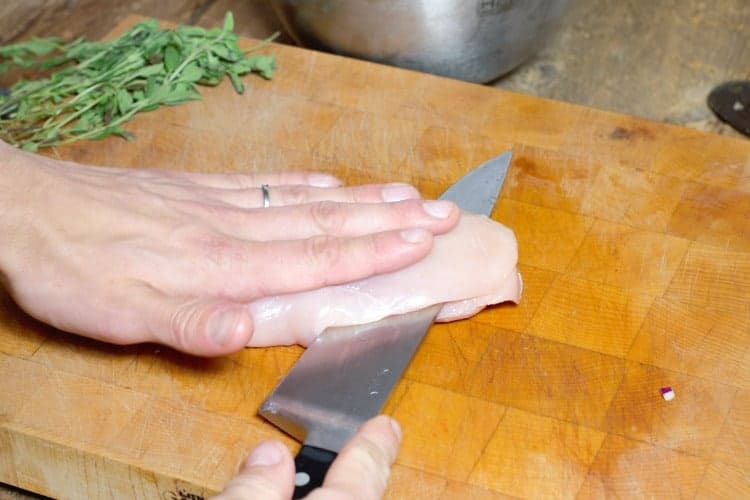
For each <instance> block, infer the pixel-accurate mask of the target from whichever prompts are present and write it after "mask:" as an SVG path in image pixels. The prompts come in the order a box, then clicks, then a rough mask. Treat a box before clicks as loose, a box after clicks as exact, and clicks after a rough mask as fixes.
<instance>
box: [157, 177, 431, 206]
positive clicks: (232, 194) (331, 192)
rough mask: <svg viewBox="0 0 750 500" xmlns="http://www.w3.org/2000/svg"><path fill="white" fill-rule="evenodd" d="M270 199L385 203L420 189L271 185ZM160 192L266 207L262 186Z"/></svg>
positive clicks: (291, 202)
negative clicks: (264, 205)
mask: <svg viewBox="0 0 750 500" xmlns="http://www.w3.org/2000/svg"><path fill="white" fill-rule="evenodd" d="M268 186H269V188H268V192H269V201H270V203H271V206H272V207H287V206H290V205H302V204H307V203H315V202H319V201H335V202H340V203H383V202H394V201H402V200H411V199H417V198H419V197H420V195H419V191H417V190H416V188H414V187H413V186H410V185H409V184H403V183H392V184H369V185H364V186H353V187H328V188H320V187H311V186H307V185H283V186H281V185H279V186H274V185H271V184H268ZM158 189H159V193H160V194H162V195H166V196H170V197H172V198H173V199H176V200H193V201H198V202H199V203H206V202H213V203H217V204H226V205H229V206H232V207H239V208H261V207H263V192H262V190H261V187H260V186H257V187H250V188H243V189H226V188H218V187H201V188H200V190H198V191H196V190H195V188H191V189H187V188H185V187H184V186H175V185H171V186H163V185H162V186H159V187H158Z"/></svg>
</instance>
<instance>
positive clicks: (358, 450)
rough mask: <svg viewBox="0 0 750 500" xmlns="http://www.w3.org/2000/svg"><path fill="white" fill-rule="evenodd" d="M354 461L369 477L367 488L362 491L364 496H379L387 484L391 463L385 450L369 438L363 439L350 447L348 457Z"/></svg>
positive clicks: (364, 474)
mask: <svg viewBox="0 0 750 500" xmlns="http://www.w3.org/2000/svg"><path fill="white" fill-rule="evenodd" d="M349 459H350V460H351V461H352V462H356V463H357V464H358V466H359V468H360V470H361V471H362V473H363V476H365V477H369V478H370V481H369V485H368V486H369V488H366V489H365V490H363V491H362V493H363V497H364V498H373V499H375V498H380V495H381V493H382V491H383V490H384V489H385V487H386V485H387V484H388V478H389V477H390V471H391V464H390V462H389V460H388V457H387V456H386V454H385V452H384V451H383V450H382V449H381V448H380V447H379V446H378V445H377V444H375V443H374V442H372V441H370V440H369V439H363V440H362V441H361V442H360V443H358V445H357V446H355V447H352V449H351V455H350V458H349Z"/></svg>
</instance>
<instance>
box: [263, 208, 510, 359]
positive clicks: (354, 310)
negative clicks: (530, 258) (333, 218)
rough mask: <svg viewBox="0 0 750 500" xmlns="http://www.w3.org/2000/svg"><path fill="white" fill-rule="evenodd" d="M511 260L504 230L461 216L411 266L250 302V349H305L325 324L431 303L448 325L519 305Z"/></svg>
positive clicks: (474, 217)
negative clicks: (484, 311) (497, 306)
mask: <svg viewBox="0 0 750 500" xmlns="http://www.w3.org/2000/svg"><path fill="white" fill-rule="evenodd" d="M517 260H518V249H517V246H516V239H515V236H514V235H513V232H512V231H511V230H510V229H508V228H507V227H505V226H503V225H502V224H499V223H497V222H495V221H493V220H491V219H488V218H487V217H484V216H481V215H475V214H469V213H464V214H462V215H461V219H460V221H459V223H458V225H457V226H456V227H455V228H454V229H453V230H452V231H450V232H449V233H446V234H443V235H440V236H437V237H436V238H435V242H434V247H433V249H432V251H431V252H430V253H429V255H428V256H427V257H425V258H424V259H422V260H421V261H419V262H418V263H416V264H414V265H412V266H410V267H407V268H405V269H401V270H400V271H396V272H393V273H389V274H383V275H379V276H374V277H372V278H368V279H365V280H361V281H356V282H353V283H348V284H346V285H336V286H328V287H324V288H321V289H318V290H311V291H307V292H302V293H295V294H288V295H282V296H278V297H269V298H265V299H261V300H258V301H255V302H252V303H250V304H249V305H248V307H249V308H250V310H251V313H252V315H253V317H254V319H255V333H254V334H253V338H252V345H254V346H266V345H281V344H295V343H298V344H302V345H308V344H309V343H310V342H312V341H313V340H314V339H315V337H316V336H317V335H318V334H320V333H321V332H322V331H323V330H325V329H326V328H328V327H329V326H346V325H354V324H362V323H369V322H371V321H377V320H379V319H382V318H385V317H386V316H390V315H392V314H401V313H406V312H410V311H415V310H417V309H422V308H424V307H428V306H431V305H433V304H443V307H442V308H441V310H440V312H439V313H438V318H437V321H452V320H455V319H461V318H466V317H468V316H471V315H473V314H476V313H478V312H479V311H481V310H482V309H483V308H484V307H485V306H487V305H489V304H497V303H500V302H505V301H513V302H518V300H519V299H520V298H521V287H522V284H521V277H520V275H519V274H518V271H517V269H516V262H517Z"/></svg>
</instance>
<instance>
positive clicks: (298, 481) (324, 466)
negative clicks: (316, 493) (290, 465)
mask: <svg viewBox="0 0 750 500" xmlns="http://www.w3.org/2000/svg"><path fill="white" fill-rule="evenodd" d="M336 455H337V453H335V452H333V451H329V450H324V449H323V448H316V447H315V446H307V445H303V446H302V449H301V450H299V453H297V457H296V458H295V459H294V468H295V469H296V471H297V473H296V474H295V475H294V497H293V498H304V497H305V496H307V494H308V493H310V492H311V491H312V490H314V489H315V488H318V487H320V486H321V485H322V484H323V479H325V477H326V472H328V468H329V467H330V466H331V463H333V460H334V459H335V458H336Z"/></svg>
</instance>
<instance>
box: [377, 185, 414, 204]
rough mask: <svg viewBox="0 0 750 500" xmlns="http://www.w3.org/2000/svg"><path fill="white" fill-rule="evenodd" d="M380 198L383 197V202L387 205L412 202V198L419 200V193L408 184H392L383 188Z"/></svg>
mask: <svg viewBox="0 0 750 500" xmlns="http://www.w3.org/2000/svg"><path fill="white" fill-rule="evenodd" d="M381 196H382V197H383V201H387V202H389V203H390V202H393V201H403V200H413V199H414V198H419V191H417V190H416V189H415V188H414V186H410V185H409V184H402V183H400V182H394V183H393V184H388V185H387V186H385V187H384V188H383V190H382V191H381Z"/></svg>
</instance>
